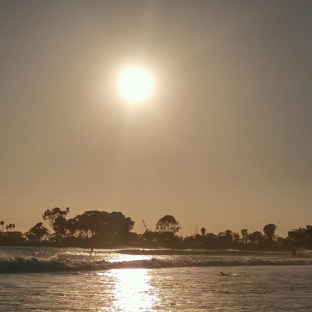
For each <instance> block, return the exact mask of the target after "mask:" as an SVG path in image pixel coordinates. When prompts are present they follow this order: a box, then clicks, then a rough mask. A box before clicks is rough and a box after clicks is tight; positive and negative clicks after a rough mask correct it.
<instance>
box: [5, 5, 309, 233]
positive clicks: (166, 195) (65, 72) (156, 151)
mask: <svg viewBox="0 0 312 312" xmlns="http://www.w3.org/2000/svg"><path fill="white" fill-rule="evenodd" d="M311 29H312V2H310V1H303V0H302V1H301V0H296V1H288V0H276V1H249V0H245V1H243V0H241V1H231V0H220V1H209V0H202V1H201V0H197V1H192V0H188V1H184V0H179V1H178V0H171V1H167V0H163V1H121V0H111V1H97V0H93V1H81V0H72V1H71V0H64V1H61V0H55V1H47V0H46V1H45V0H28V1H21V0H20V1H19V0H14V1H11V0H1V1H0V39H1V40H0V55H1V58H0V147H1V152H0V184H1V188H0V207H1V208H0V219H1V220H3V221H4V222H5V223H6V224H8V223H15V225H16V230H20V231H23V232H24V231H27V230H28V229H29V228H30V227H32V226H34V225H35V224H36V223H37V222H39V221H42V219H41V215H42V213H43V211H44V210H46V209H52V208H53V207H56V206H57V207H60V208H65V207H67V206H68V207H70V208H71V215H70V216H75V215H77V214H81V213H83V212H84V211H86V210H105V211H108V212H112V211H121V212H122V213H123V214H125V215H126V216H129V217H130V218H131V219H132V220H134V221H135V228H134V230H135V231H136V232H137V233H141V232H142V230H143V226H142V220H145V223H146V224H147V227H148V228H152V229H153V230H154V229H155V225H156V223H157V221H158V220H159V219H160V218H161V217H163V216H164V215H166V214H172V215H173V216H175V218H176V219H177V220H178V221H179V222H180V224H181V226H182V233H183V234H184V235H185V234H189V233H190V232H191V233H194V230H196V225H197V227H198V231H199V230H200V228H201V227H205V228H206V230H207V232H211V231H213V232H214V233H218V232H220V231H223V230H227V229H231V230H232V231H238V232H240V230H241V229H242V228H247V229H249V231H250V232H252V231H256V230H260V231H262V229H263V227H264V225H266V224H268V223H275V224H276V225H277V233H278V234H279V235H281V236H286V235H287V231H288V230H290V229H291V228H298V227H300V226H302V227H305V226H306V225H307V224H311V223H312V213H311V204H312V193H311V187H312V166H311V159H312V123H311V120H312V104H311V95H312V88H311V86H310V84H311V80H312V79H311V78H312V59H311V50H312V49H311V48H312V32H311ZM129 66H137V67H139V68H143V69H144V70H146V71H147V72H148V73H149V74H150V75H151V77H153V82H154V85H153V92H152V94H151V95H150V96H148V97H147V98H146V99H145V100H143V101H142V102H141V103H140V105H129V102H128V101H127V100H126V99H125V98H123V97H122V96H121V94H120V91H119V90H118V87H117V86H118V77H119V76H120V74H121V72H122V71H123V70H124V69H126V68H127V67H129Z"/></svg>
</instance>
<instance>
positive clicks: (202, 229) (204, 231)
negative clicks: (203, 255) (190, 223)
mask: <svg viewBox="0 0 312 312" xmlns="http://www.w3.org/2000/svg"><path fill="white" fill-rule="evenodd" d="M200 231H201V233H202V235H203V236H205V234H206V229H205V228H204V227H202V228H201V230H200Z"/></svg>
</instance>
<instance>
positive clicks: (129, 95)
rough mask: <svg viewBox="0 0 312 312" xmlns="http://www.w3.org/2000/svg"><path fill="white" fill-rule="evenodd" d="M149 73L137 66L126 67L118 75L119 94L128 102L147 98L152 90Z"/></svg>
mask: <svg viewBox="0 0 312 312" xmlns="http://www.w3.org/2000/svg"><path fill="white" fill-rule="evenodd" d="M152 84H153V83H152V78H151V76H150V74H148V73H147V72H146V71H144V70H143V69H141V68H138V67H131V68H128V69H126V70H125V71H124V72H123V73H122V74H121V77H120V80H119V88H120V92H121V94H122V95H123V96H124V97H125V98H126V99H127V100H129V101H130V102H139V101H142V100H144V99H145V98H147V96H148V95H149V94H150V93H151V91H152Z"/></svg>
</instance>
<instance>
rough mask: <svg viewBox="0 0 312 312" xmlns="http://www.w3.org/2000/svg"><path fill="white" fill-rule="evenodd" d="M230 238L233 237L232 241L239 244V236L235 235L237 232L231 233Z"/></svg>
mask: <svg viewBox="0 0 312 312" xmlns="http://www.w3.org/2000/svg"><path fill="white" fill-rule="evenodd" d="M232 236H233V240H234V241H235V242H239V241H240V235H239V233H237V232H235V233H234V232H233V233H232Z"/></svg>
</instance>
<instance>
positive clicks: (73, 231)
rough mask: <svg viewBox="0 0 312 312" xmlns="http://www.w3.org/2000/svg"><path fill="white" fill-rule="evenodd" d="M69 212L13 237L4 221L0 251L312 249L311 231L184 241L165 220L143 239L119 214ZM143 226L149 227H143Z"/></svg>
mask: <svg viewBox="0 0 312 312" xmlns="http://www.w3.org/2000/svg"><path fill="white" fill-rule="evenodd" d="M69 212H70V209H69V208H68V207H67V208H66V209H64V210H62V209H60V208H58V207H55V208H53V209H51V210H50V209H48V210H46V211H44V213H43V214H42V219H43V221H44V222H46V225H47V226H48V227H46V226H45V225H44V223H43V222H38V223H37V224H35V225H34V226H33V227H32V228H30V229H29V230H28V231H27V232H26V233H22V232H19V231H15V224H12V223H10V224H8V225H6V227H5V229H6V231H4V221H0V225H1V227H2V231H0V245H5V246H16V245H24V246H30V245H31V246H64V247H84V248H113V247H117V246H121V245H125V246H144V247H161V246H163V247H171V248H205V249H225V248H235V249H250V250H268V249H270V250H282V249H284V250H285V249H287V250H292V249H296V248H298V247H304V248H307V249H310V248H311V247H312V226H311V225H307V226H306V227H305V228H301V227H300V228H299V229H293V230H291V231H289V232H288V236H287V237H286V238H283V237H280V236H277V235H276V234H275V232H276V229H277V226H276V225H275V224H272V223H270V224H267V225H265V226H264V227H263V232H261V231H255V232H251V233H249V231H248V229H242V230H241V232H240V233H238V232H233V231H231V230H226V231H223V232H220V233H218V234H213V233H207V232H206V229H205V228H204V227H202V228H201V230H200V234H198V233H197V234H194V235H190V236H186V237H182V236H181V235H180V234H179V232H180V230H181V226H180V224H179V222H178V221H177V220H176V218H175V217H173V216H172V215H165V216H164V217H162V218H160V219H159V220H158V222H157V223H156V230H155V231H150V230H148V229H147V228H146V230H145V232H144V233H143V234H137V233H135V232H133V231H132V230H133V226H134V221H133V220H131V218H129V217H126V216H125V215H123V214H122V213H121V212H116V211H114V212H111V213H109V212H106V211H97V210H91V211H86V212H84V213H83V214H81V215H77V216H76V217H74V218H67V217H68V214H69ZM143 224H144V226H145V223H144V221H143Z"/></svg>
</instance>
